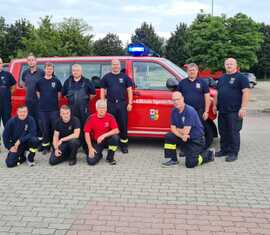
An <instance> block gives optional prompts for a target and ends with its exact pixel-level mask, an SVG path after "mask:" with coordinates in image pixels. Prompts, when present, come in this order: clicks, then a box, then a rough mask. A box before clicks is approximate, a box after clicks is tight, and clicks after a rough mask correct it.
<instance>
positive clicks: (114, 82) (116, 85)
mask: <svg viewBox="0 0 270 235" xmlns="http://www.w3.org/2000/svg"><path fill="white" fill-rule="evenodd" d="M101 87H102V88H104V89H107V99H108V100H109V101H110V102H116V101H125V100H126V97H127V88H129V87H132V81H131V79H130V78H129V77H128V76H127V75H126V74H124V73H119V74H113V73H107V74H105V75H104V77H103V78H102V80H101Z"/></svg>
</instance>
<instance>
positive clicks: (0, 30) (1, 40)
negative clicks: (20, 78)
mask: <svg viewBox="0 0 270 235" xmlns="http://www.w3.org/2000/svg"><path fill="white" fill-rule="evenodd" d="M6 34H7V25H6V22H5V18H4V17H2V16H0V57H1V58H2V59H3V60H4V61H7V60H8V52H7V49H6Z"/></svg>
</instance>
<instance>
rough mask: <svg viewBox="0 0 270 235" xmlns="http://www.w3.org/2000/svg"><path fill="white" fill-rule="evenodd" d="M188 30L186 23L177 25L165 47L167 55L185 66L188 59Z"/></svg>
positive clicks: (176, 62)
mask: <svg viewBox="0 0 270 235" xmlns="http://www.w3.org/2000/svg"><path fill="white" fill-rule="evenodd" d="M187 30H188V27H187V25H186V24H184V23H180V24H179V25H177V26H176V30H175V31H174V32H173V33H172V34H171V37H170V38H169V39H168V41H167V44H166V47H165V57H166V58H168V59H169V60H171V61H172V62H174V63H175V64H177V65H178V66H183V65H184V64H185V63H186V61H187V59H188V50H187Z"/></svg>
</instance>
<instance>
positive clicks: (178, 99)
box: [172, 91, 185, 111]
mask: <svg viewBox="0 0 270 235" xmlns="http://www.w3.org/2000/svg"><path fill="white" fill-rule="evenodd" d="M172 101H173V104H174V106H175V108H177V109H179V110H180V111H182V109H183V108H184V107H185V102H184V97H183V95H182V93H181V92H179V91H175V92H173V93H172Z"/></svg>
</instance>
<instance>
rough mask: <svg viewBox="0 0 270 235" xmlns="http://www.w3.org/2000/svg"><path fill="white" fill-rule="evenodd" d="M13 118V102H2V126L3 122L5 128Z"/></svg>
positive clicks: (0, 104) (0, 114) (0, 110)
mask: <svg viewBox="0 0 270 235" xmlns="http://www.w3.org/2000/svg"><path fill="white" fill-rule="evenodd" d="M10 117H11V102H9V101H8V100H6V101H5V100H0V125H1V120H2V122H3V126H4V127H5V125H6V123H7V121H8V120H9V119H10Z"/></svg>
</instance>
